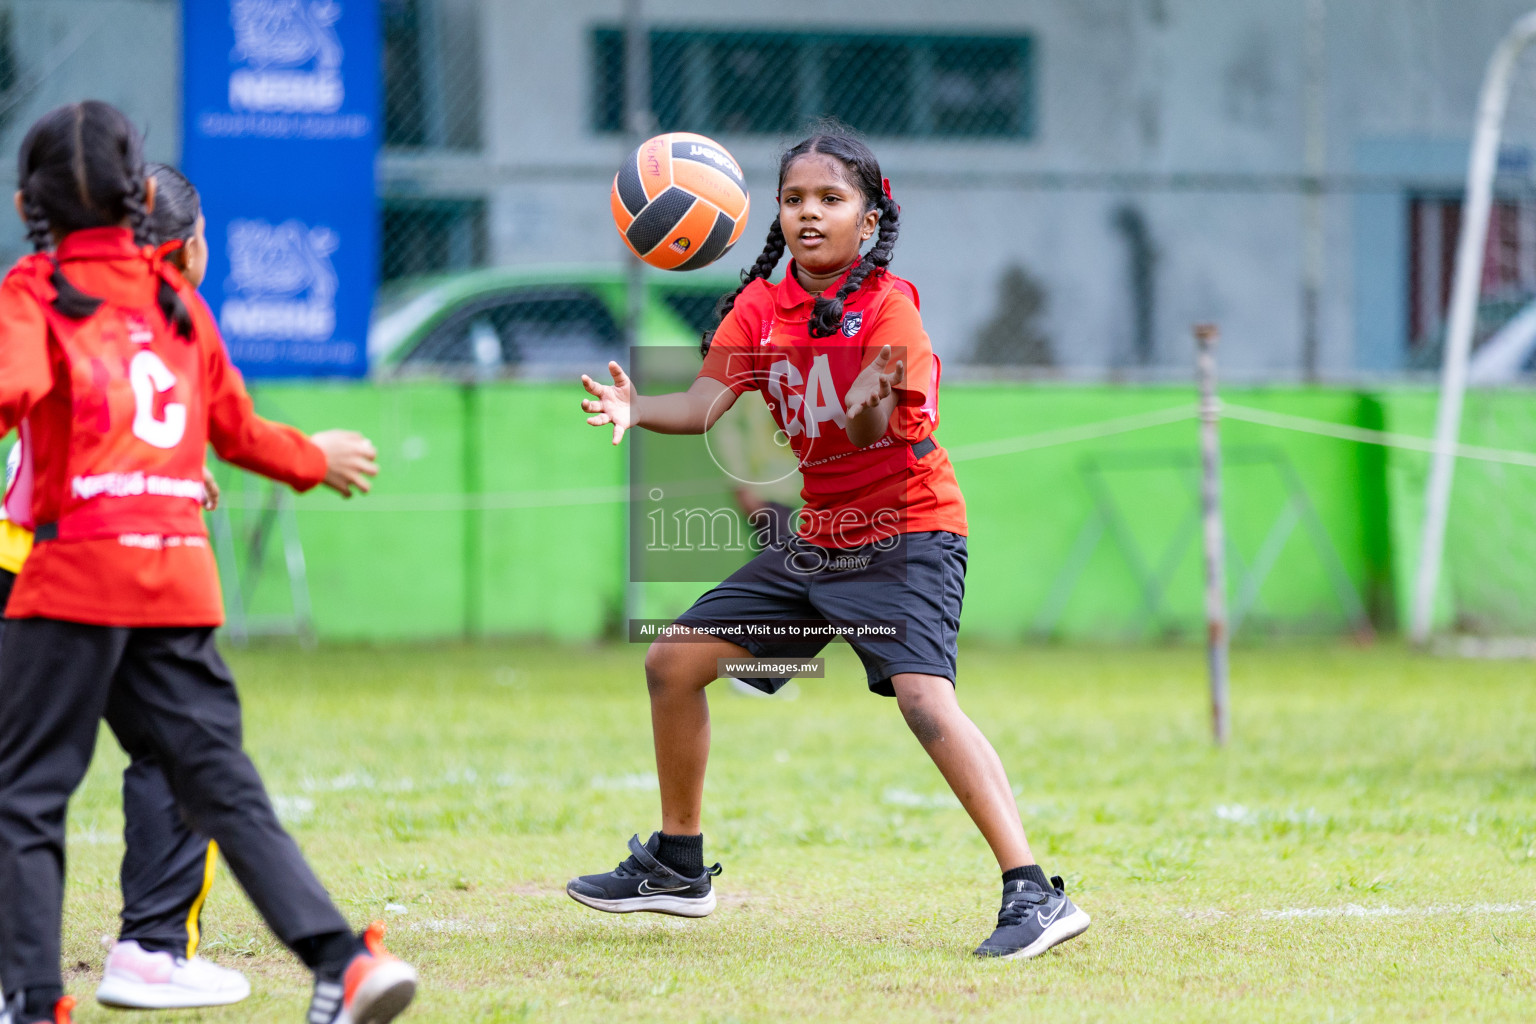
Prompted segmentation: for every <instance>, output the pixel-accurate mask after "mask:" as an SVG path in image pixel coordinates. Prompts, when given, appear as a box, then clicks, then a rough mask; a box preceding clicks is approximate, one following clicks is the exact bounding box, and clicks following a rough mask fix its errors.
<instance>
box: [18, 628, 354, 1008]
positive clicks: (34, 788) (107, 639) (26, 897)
mask: <svg viewBox="0 0 1536 1024" xmlns="http://www.w3.org/2000/svg"><path fill="white" fill-rule="evenodd" d="M102 718H105V719H106V720H107V723H108V725H110V726H111V727H112V731H113V732H114V733H115V734H116V735H117V739H118V742H120V743H121V744H122V746H123V749H124V750H125V751H127V752H128V755H129V757H130V758H131V759H133V760H134V761H141V760H144V759H152V760H153V761H155V762H157V763H158V765H159V766H160V768H161V769H162V770H163V772H164V776H165V779H166V780H167V782H168V783H169V785H170V790H171V792H172V793H173V794H174V797H175V801H176V804H177V805H178V806H179V807H180V809H181V813H182V815H183V817H184V818H185V820H186V823H187V824H188V825H189V826H190V827H191V828H192V830H194V831H195V832H197V833H199V834H200V835H203V836H206V837H208V838H209V839H212V840H214V841H215V842H217V843H218V844H219V847H220V851H221V852H222V853H223V855H224V859H225V860H226V861H228V863H229V866H230V868H231V870H232V871H233V873H234V875H235V878H236V879H237V880H239V882H240V884H241V886H242V887H244V889H245V891H246V894H247V895H249V896H250V898H251V902H252V903H254V904H255V905H256V909H257V910H258V911H260V913H261V914H262V916H263V917H264V918H266V920H267V924H268V925H269V926H270V927H271V928H272V930H273V932H274V933H276V935H277V937H278V938H279V939H281V940H282V941H283V942H284V943H286V944H287V945H289V946H290V947H292V945H293V943H294V942H295V941H297V940H299V939H303V938H307V937H310V936H315V935H322V934H328V933H334V932H338V931H344V930H346V928H347V922H346V920H345V919H344V918H343V917H342V916H341V913H340V912H339V911H338V910H337V909H336V907H335V905H334V904H333V903H332V902H331V900H330V897H329V896H328V895H327V894H326V892H325V889H324V887H322V886H321V885H320V882H319V880H318V879H317V878H315V875H314V873H313V872H312V871H311V870H310V869H309V866H308V864H306V863H305V861H304V857H303V855H302V854H301V853H300V852H299V848H298V846H297V845H296V844H295V843H294V841H293V839H292V838H291V837H289V835H288V834H287V832H285V831H284V830H283V828H282V826H281V825H279V824H278V821H277V816H276V814H275V813H274V812H273V810H272V803H271V801H270V800H269V799H268V798H267V793H266V790H265V788H264V787H263V786H262V783H261V778H260V777H259V776H258V775H257V773H256V768H255V766H254V765H253V764H251V761H250V758H249V757H247V756H246V754H245V752H244V750H242V749H241V725H240V702H239V698H238V697H237V696H236V694H235V687H234V680H233V679H232V678H231V676H230V673H229V669H228V668H227V667H225V665H224V661H223V659H222V658H220V657H219V654H218V651H217V650H216V649H215V648H214V643H213V630H212V629H211V628H206V627H203V628H133V629H129V628H123V627H114V626H88V625H81V624H79V623H72V622H59V621H55V620H51V619H12V620H10V621H8V622H7V623H6V629H5V638H4V642H3V643H0V893H4V894H5V898H4V899H0V985H3V987H4V989H5V991H8V992H16V991H19V990H22V989H28V988H41V987H45V986H50V985H58V984H61V977H60V972H59V942H60V928H61V920H60V918H61V913H62V910H63V897H64V813H65V808H66V806H67V804H68V802H69V797H70V795H71V794H72V793H73V792H74V791H75V789H76V787H78V786H79V784H80V781H81V779H83V778H84V777H85V771H86V768H87V767H88V766H89V764H90V759H91V754H92V752H93V751H94V749H95V745H96V733H97V727H98V722H100V720H101V719H102ZM130 820H131V819H130Z"/></svg>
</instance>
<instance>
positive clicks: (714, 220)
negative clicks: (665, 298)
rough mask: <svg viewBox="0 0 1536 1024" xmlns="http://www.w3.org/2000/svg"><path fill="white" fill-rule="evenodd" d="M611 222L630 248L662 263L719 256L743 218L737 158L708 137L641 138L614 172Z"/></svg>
mask: <svg viewBox="0 0 1536 1024" xmlns="http://www.w3.org/2000/svg"><path fill="white" fill-rule="evenodd" d="M609 200H610V202H611V204H612V206H613V223H614V225H615V226H616V227H617V228H618V229H619V234H620V235H622V236H623V237H624V244H625V245H627V246H629V248H630V251H631V252H633V253H634V254H635V255H636V256H638V257H640V258H641V259H642V260H644V261H645V262H647V263H649V264H650V265H651V266H653V267H658V268H660V269H662V270H697V269H699V268H700V267H705V266H708V265H709V264H711V263H713V262H715V260H717V259H719V258H720V257H721V256H724V255H725V254H726V253H727V252H728V251H729V250H730V248H731V246H733V245H735V244H736V239H738V238H740V237H741V232H742V229H743V228H745V227H746V226H747V208H748V206H749V202H748V199H747V186H746V182H745V181H743V180H742V176H741V165H740V164H738V163H737V162H736V160H735V158H734V157H732V156H731V154H730V153H728V152H726V150H725V147H724V146H722V145H720V143H718V142H716V141H715V140H713V139H708V138H705V137H704V136H702V135H694V134H692V133H690V132H668V133H667V134H666V135H658V136H656V137H655V138H654V139H647V140H646V141H645V142H643V143H641V145H640V148H639V149H636V150H635V151H634V152H633V153H631V154H629V159H628V160H626V161H624V165H623V166H622V167H620V168H619V173H618V174H616V175H614V177H613V191H612V194H611V195H610V196H609Z"/></svg>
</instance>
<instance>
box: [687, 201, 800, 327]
mask: <svg viewBox="0 0 1536 1024" xmlns="http://www.w3.org/2000/svg"><path fill="white" fill-rule="evenodd" d="M784 245H785V242H784V229H783V228H782V227H780V226H779V218H777V217H775V218H773V223H772V224H770V225H769V226H768V241H767V243H766V244H764V245H763V251H762V252H761V253H760V254H758V257H757V261H756V262H755V263H753V264H752V266H751V267H750V268H748V269H747V270H743V271H742V272H741V287H740V288H737V289H736V290H735V291H734V292H731V293H730V294H729V295H722V296H721V297H720V301H719V302H717V303H715V318H716V327H717V329H718V325H719V324H720V323H724V322H725V318H726V315H727V314H729V313H730V311H731V310H732V309H734V308H735V307H736V299H737V297H738V296H739V295H741V293H742V292H743V291H745V290H746V288H747V285H749V284H751V283H752V282H753V281H756V280H757V279H758V278H762V279H763V280H765V281H766V280H767V279H768V275H769V274H772V273H773V268H774V267H776V266H778V265H779V260H781V259H783V258H784ZM714 338H715V332H714V331H707V332H705V334H704V338H703V340H702V341H701V342H700V343H699V352H700V354H702V355H709V344H710V342H711V341H713V340H714Z"/></svg>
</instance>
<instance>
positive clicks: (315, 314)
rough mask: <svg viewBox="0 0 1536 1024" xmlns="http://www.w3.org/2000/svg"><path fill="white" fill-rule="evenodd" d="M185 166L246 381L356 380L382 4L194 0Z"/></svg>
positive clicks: (363, 355) (369, 232)
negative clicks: (205, 225) (198, 202)
mask: <svg viewBox="0 0 1536 1024" xmlns="http://www.w3.org/2000/svg"><path fill="white" fill-rule="evenodd" d="M181 6H182V12H183V15H182V17H183V29H184V31H183V35H182V43H183V45H182V52H183V53H184V54H185V58H184V62H185V74H184V78H183V82H184V85H183V88H184V90H185V95H184V105H183V110H184V119H185V131H184V133H183V136H182V138H183V151H182V153H183V155H182V165H183V166H182V170H183V171H184V172H185V173H186V175H187V177H188V178H190V179H191V180H192V183H193V184H194V185H196V186H197V187H198V190H199V191H200V192H201V193H202V196H203V213H204V215H205V216H206V218H207V222H208V250H209V261H208V276H207V279H206V280H205V281H204V283H203V294H204V296H205V297H206V298H207V299H208V303H209V305H210V306H211V307H212V308H213V312H214V315H215V316H217V317H218V320H219V327H220V329H221V330H222V331H223V332H224V340H225V341H226V342H227V343H228V345H229V351H230V355H231V356H232V357H233V359H234V361H235V363H236V365H238V366H239V367H240V369H241V370H242V371H243V372H244V373H245V374H246V376H248V377H335V376H352V377H357V376H362V375H363V374H365V373H367V370H368V355H367V349H368V345H367V340H368V317H369V313H370V311H371V309H372V305H373V290H374V277H375V273H376V267H377V264H378V260H377V251H378V238H377V235H378V216H377V210H376V205H377V204H376V197H375V194H374V157H375V154H376V152H377V149H378V138H379V116H378V110H379V25H378V10H377V6H378V5H377V0H187V2H185V3H183V4H182V5H181Z"/></svg>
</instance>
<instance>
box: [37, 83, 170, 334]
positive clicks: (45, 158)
mask: <svg viewBox="0 0 1536 1024" xmlns="http://www.w3.org/2000/svg"><path fill="white" fill-rule="evenodd" d="M16 181H17V185H18V187H19V188H20V190H21V207H22V212H23V213H24V214H25V215H26V220H27V238H28V239H30V240H31V242H32V247H33V248H34V249H36V250H37V251H38V252H47V251H48V250H49V249H51V248H52V247H53V243H54V233H55V232H57V233H58V234H59V235H67V234H70V233H71V232H75V231H82V230H85V229H86V228H101V227H112V226H115V225H117V224H121V223H123V222H124V221H127V223H128V226H129V227H130V228H132V230H133V240H134V242H135V243H136V244H138V245H148V244H150V242H151V240H152V237H153V236H152V234H151V229H150V211H149V208H148V207H149V178H148V175H147V174H146V172H145V167H144V151H143V142H142V140H141V139H140V137H139V133H138V130H137V129H135V128H134V127H133V123H132V122H131V121H129V120H128V118H127V117H126V116H125V115H124V114H123V112H122V111H120V110H118V109H117V108H116V107H114V106H112V105H111V104H109V103H103V102H101V101H100V100H86V101H84V102H83V103H70V104H68V105H66V106H62V107H56V108H54V109H53V110H50V111H49V112H48V113H46V114H44V115H43V116H42V117H40V118H38V119H37V121H36V123H34V124H33V125H32V127H31V128H30V129H28V131H27V134H26V137H25V138H23V139H22V141H21V151H20V153H19V154H18V156H17V168H16ZM52 283H53V286H54V290H55V291H57V292H58V297H57V298H55V299H54V301H53V306H54V308H55V309H57V310H58V311H59V312H60V313H63V314H64V315H65V316H67V317H70V318H71V319H76V320H79V319H83V318H85V317H88V316H90V315H91V314H93V313H95V312H96V310H97V309H98V308H99V307H100V306H101V300H100V299H98V298H96V297H94V296H91V295H87V294H85V293H84V292H82V291H80V290H79V289H78V288H76V287H75V286H74V285H73V284H71V283H70V281H69V278H67V277H65V276H64V271H63V270H62V269H61V268H59V267H58V265H57V264H55V266H54V271H53V277H52ZM158 301H159V304H160V309H161V310H162V311H163V312H164V313H165V316H166V319H167V320H168V321H170V322H171V323H172V324H174V325H175V326H176V329H177V330H178V331H179V332H180V333H181V334H182V335H183V336H190V335H191V329H192V321H191V318H190V316H189V315H188V314H187V310H186V307H185V306H184V305H182V302H181V298H180V296H178V295H177V294H176V292H175V290H174V289H173V288H171V286H170V285H169V284H167V283H166V282H164V281H161V283H160V291H159V295H158Z"/></svg>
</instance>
